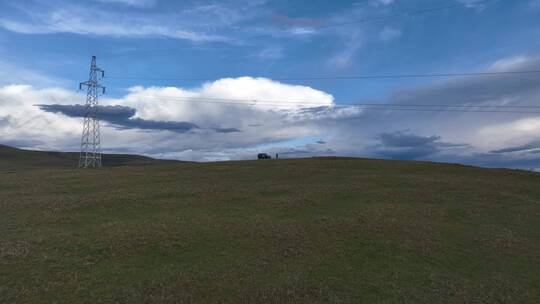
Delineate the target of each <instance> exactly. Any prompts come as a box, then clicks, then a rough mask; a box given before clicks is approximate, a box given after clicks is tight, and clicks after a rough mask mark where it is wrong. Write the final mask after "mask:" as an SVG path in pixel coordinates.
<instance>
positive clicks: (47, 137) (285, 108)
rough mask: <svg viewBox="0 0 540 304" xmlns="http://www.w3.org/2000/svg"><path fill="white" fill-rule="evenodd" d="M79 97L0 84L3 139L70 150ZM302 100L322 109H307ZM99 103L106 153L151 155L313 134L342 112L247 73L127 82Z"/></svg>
mask: <svg viewBox="0 0 540 304" xmlns="http://www.w3.org/2000/svg"><path fill="white" fill-rule="evenodd" d="M260 98H264V99H260ZM83 100H84V96H82V95H81V94H78V93H73V92H70V91H67V90H63V89H46V90H40V89H35V88H33V87H31V86H20V85H18V86H5V87H2V88H1V89H0V104H1V107H0V117H1V118H2V120H1V124H0V136H1V137H2V140H3V141H4V142H6V143H17V142H16V140H17V139H20V138H28V139H29V140H39V142H38V141H35V142H34V143H35V145H36V146H35V147H34V148H38V149H60V150H64V149H66V148H67V149H75V148H76V146H77V143H78V141H79V135H80V128H81V126H80V125H81V119H80V118H81V117H82V116H83V115H84V106H83V105H82V104H83ZM301 103H307V104H309V105H312V106H314V107H315V106H316V107H324V108H326V109H327V110H326V111H320V110H318V111H317V112H316V113H315V112H314V113H307V112H304V110H305V109H304V108H303V106H302V104H301ZM101 104H102V105H101V106H100V107H99V108H98V113H99V117H100V119H101V121H102V126H103V132H102V134H103V147H104V149H105V150H106V151H118V150H119V149H120V150H121V151H123V152H126V151H130V149H135V150H132V151H130V152H134V153H144V154H149V155H154V156H156V155H162V154H163V153H180V154H179V155H184V154H181V153H182V151H187V150H192V151H208V150H212V151H218V150H231V149H239V148H245V147H250V146H256V145H259V144H266V143H269V142H279V141H283V140H290V139H294V138H297V137H302V136H308V135H314V134H317V133H318V132H320V129H319V127H318V124H320V123H321V121H323V120H324V121H332V120H333V119H336V117H343V115H349V114H348V113H344V112H343V111H341V109H335V111H333V110H332V109H333V105H334V104H333V98H332V96H331V95H329V94H327V93H324V92H322V91H318V90H315V89H312V88H309V87H305V86H298V85H288V84H282V83H279V82H275V81H272V80H269V79H264V78H251V77H241V78H228V79H221V80H218V81H215V82H209V83H206V84H204V85H202V86H201V87H199V88H194V89H189V90H188V89H182V88H176V87H150V88H143V87H134V88H132V89H130V91H129V92H128V94H127V95H126V96H124V97H122V98H120V99H112V98H104V99H102V100H101ZM120 104H121V106H120ZM351 113H352V112H351ZM25 146H26V144H25Z"/></svg>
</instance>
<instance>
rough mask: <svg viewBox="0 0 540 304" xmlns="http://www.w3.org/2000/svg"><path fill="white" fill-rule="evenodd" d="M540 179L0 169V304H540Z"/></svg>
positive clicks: (355, 167) (313, 167) (374, 169)
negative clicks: (11, 171)
mask: <svg viewBox="0 0 540 304" xmlns="http://www.w3.org/2000/svg"><path fill="white" fill-rule="evenodd" d="M539 185H540V174H538V173H532V172H525V171H512V170H493V169H481V168H474V167H465V166H457V165H443V164H433V163H417V162H400V161H382V160H366V159H347V158H314V159H295V160H262V161H242V162H223V163H201V164H197V163H167V164H157V165H153V166H128V167H109V168H103V169H100V170H88V169H86V170H76V169H73V170H66V169H63V170H60V169H51V168H43V169H39V170H29V171H24V170H17V171H15V172H14V173H9V171H8V172H6V171H4V172H0V214H1V220H0V302H1V303H540V293H539V290H540V259H539V252H540V221H539V216H540V186H539Z"/></svg>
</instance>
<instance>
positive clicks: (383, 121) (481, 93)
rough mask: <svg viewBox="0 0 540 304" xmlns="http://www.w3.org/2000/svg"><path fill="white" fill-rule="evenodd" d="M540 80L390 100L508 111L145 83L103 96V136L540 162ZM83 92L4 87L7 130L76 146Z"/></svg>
mask: <svg viewBox="0 0 540 304" xmlns="http://www.w3.org/2000/svg"><path fill="white" fill-rule="evenodd" d="M538 69H540V58H538V57H534V56H518V57H513V58H506V59H503V60H499V61H496V62H494V63H493V64H492V65H490V66H487V67H486V68H485V69H484V70H483V71H486V72H489V71H519V70H538ZM539 81H540V75H538V74H523V75H522V74H506V75H499V76H493V75H491V76H486V75H484V76H467V77H460V78H452V79H447V80H440V81H434V82H432V83H429V84H425V85H423V86H418V87H415V88H409V89H407V90H400V91H396V92H394V93H393V94H392V95H391V97H390V98H389V99H388V100H383V101H380V102H385V103H393V104H396V105H407V104H408V105H410V104H415V105H418V106H419V107H421V106H422V105H429V107H424V108H421V109H429V108H431V106H432V105H440V106H443V107H444V108H445V109H448V106H453V107H456V106H464V105H466V106H487V105H489V106H504V107H515V108H505V109H506V110H508V109H510V110H512V109H516V110H519V111H516V113H502V114H501V113H491V112H487V113H463V112H460V111H457V112H447V111H443V112H425V111H391V110H382V111H381V110H380V109H379V110H374V109H363V110H361V109H359V108H358V107H351V106H343V105H338V104H336V103H335V101H334V98H333V96H332V95H330V94H328V93H326V92H323V91H321V90H317V89H315V88H311V87H307V86H300V85H291V84H285V83H281V82H277V81H272V80H270V79H265V78H252V77H239V78H225V79H220V80H217V81H213V82H208V83H205V84H202V85H201V86H199V87H195V88H189V89H188V88H180V87H133V88H131V89H129V91H128V92H127V93H126V95H125V96H122V97H119V98H103V99H102V100H100V102H101V105H102V107H100V112H101V114H102V116H101V119H102V121H103V133H102V134H103V145H104V150H105V151H116V152H130V153H143V154H147V155H151V156H155V157H168V158H170V157H174V158H181V159H190V160H218V159H221V160H224V159H242V158H251V157H253V156H254V155H256V154H257V153H258V152H268V153H272V154H273V153H279V154H280V155H283V156H284V157H285V156H288V157H293V156H323V155H346V156H364V157H384V158H399V159H421V160H435V161H446V162H460V163H468V164H477V165H484V166H503V167H504V166H509V167H520V168H528V169H530V168H540V153H539V152H538V151H539V149H540V147H539V144H538V143H539V142H540V113H538V112H540V110H539V109H536V108H528V107H529V106H538V105H537V104H536V101H537V99H536V98H537V96H539V95H540V88H539V87H538V85H537V84H538V83H539ZM83 102H84V96H82V95H81V94H78V93H74V92H71V91H68V90H64V89H38V88H34V87H31V86H22V85H6V86H3V87H0V138H1V139H2V142H4V143H13V144H17V145H22V146H25V147H28V146H32V147H33V148H38V149H57V150H76V149H78V142H79V140H80V139H79V137H80V131H81V130H80V129H81V119H80V115H81V108H80V106H79V107H78V106H74V105H77V104H79V105H80V104H82V103H83ZM36 105H40V106H36ZM120 105H121V106H120ZM482 109H485V108H482ZM487 109H488V110H490V109H491V110H495V111H497V110H498V108H487ZM404 130H406V131H404ZM22 139H24V140H25V141H24V142H22V141H21V140H22Z"/></svg>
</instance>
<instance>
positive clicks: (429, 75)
mask: <svg viewBox="0 0 540 304" xmlns="http://www.w3.org/2000/svg"><path fill="white" fill-rule="evenodd" d="M528 74H540V70H522V71H501V72H470V73H427V74H378V75H377V74H372V75H368V74H366V75H350V76H312V77H309V76H304V77H268V76H266V77H265V76H259V77H262V78H268V79H272V80H279V81H291V80H359V79H398V78H438V77H467V76H500V75H528ZM233 77H234V76H223V77H198V78H197V77H194V78H189V77H177V78H176V77H157V78H153V77H142V76H141V77H138V76H114V75H113V76H107V77H106V78H107V79H120V80H155V81H160V80H176V81H212V80H216V79H222V78H233ZM237 77H242V76H237Z"/></svg>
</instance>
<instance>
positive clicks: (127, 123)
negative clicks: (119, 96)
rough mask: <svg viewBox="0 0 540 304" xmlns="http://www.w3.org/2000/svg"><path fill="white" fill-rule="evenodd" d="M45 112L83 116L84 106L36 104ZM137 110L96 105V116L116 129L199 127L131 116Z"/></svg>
mask: <svg viewBox="0 0 540 304" xmlns="http://www.w3.org/2000/svg"><path fill="white" fill-rule="evenodd" d="M38 106H39V108H40V109H41V110H43V111H46V112H51V113H60V114H64V115H66V116H70V117H84V113H85V106H83V105H59V104H52V105H38ZM136 112H137V111H136V110H135V109H134V108H130V107H124V106H98V117H99V119H100V120H103V121H106V122H108V123H110V124H112V125H114V126H115V127H116V128H117V129H121V130H124V129H143V130H168V131H172V132H178V133H185V132H188V131H191V130H193V129H198V128H199V127H198V126H197V125H196V124H194V123H190V122H183V121H179V122H178V121H159V120H146V119H141V118H132V117H133V116H134V115H135V113H136Z"/></svg>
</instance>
